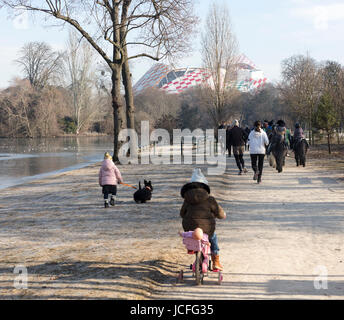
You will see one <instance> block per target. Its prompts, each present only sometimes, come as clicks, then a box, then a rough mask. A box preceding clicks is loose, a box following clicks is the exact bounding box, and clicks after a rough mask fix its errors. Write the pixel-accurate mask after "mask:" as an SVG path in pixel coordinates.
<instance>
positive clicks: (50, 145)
mask: <svg viewBox="0 0 344 320" xmlns="http://www.w3.org/2000/svg"><path fill="white" fill-rule="evenodd" d="M112 149H113V138H112V137H103V136H102V137H63V138H46V139H0V189H2V188H6V187H9V186H13V185H16V184H20V183H23V182H26V181H28V180H32V179H35V178H40V177H42V176H43V175H48V174H53V173H56V172H62V171H68V170H73V169H75V168H81V167H83V166H86V165H88V164H90V163H95V162H98V161H101V160H102V158H103V154H104V152H105V151H111V150H112Z"/></svg>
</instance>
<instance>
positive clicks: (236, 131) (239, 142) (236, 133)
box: [229, 120, 247, 175]
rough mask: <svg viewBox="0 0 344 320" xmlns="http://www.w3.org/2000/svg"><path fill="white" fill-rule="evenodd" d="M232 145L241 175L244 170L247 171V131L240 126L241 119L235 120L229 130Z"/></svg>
mask: <svg viewBox="0 0 344 320" xmlns="http://www.w3.org/2000/svg"><path fill="white" fill-rule="evenodd" d="M229 135H230V141H231V145H232V146H233V154H234V157H235V161H236V164H237V167H238V169H239V175H241V174H242V172H243V171H244V172H245V173H246V172H247V169H246V167H245V161H244V152H245V135H246V133H245V131H244V130H243V129H242V128H240V127H239V121H238V120H234V122H233V128H232V129H231V130H230V131H229Z"/></svg>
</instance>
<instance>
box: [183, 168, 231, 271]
mask: <svg viewBox="0 0 344 320" xmlns="http://www.w3.org/2000/svg"><path fill="white" fill-rule="evenodd" d="M181 196H182V197H183V198H184V203H183V206H182V208H181V210H180V216H181V217H182V218H183V222H182V225H183V229H184V231H194V230H195V229H196V228H200V229H202V230H203V232H204V233H206V234H207V235H208V237H209V242H210V243H211V253H212V260H213V263H214V268H215V269H219V270H222V269H223V267H222V265H221V264H220V256H219V250H220V249H219V247H218V243H217V236H216V233H215V225H216V222H215V219H216V218H218V219H225V218H226V213H225V212H224V211H223V209H222V208H221V206H220V205H218V203H217V202H216V200H215V198H214V197H212V196H210V188H209V186H208V181H207V180H206V179H205V177H204V175H203V174H202V171H201V169H198V168H197V169H195V170H194V172H193V175H192V178H191V182H190V183H187V184H186V185H184V186H183V187H182V189H181Z"/></svg>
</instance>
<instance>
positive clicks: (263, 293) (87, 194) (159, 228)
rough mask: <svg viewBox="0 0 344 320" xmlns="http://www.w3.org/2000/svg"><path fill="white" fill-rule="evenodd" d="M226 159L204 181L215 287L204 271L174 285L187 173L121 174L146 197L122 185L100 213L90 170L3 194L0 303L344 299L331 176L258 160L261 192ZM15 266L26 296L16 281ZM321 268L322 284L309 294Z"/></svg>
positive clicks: (155, 169)
mask: <svg viewBox="0 0 344 320" xmlns="http://www.w3.org/2000/svg"><path fill="white" fill-rule="evenodd" d="M247 157H248V155H246V160H248V158H247ZM227 161H228V164H229V167H228V169H227V173H226V174H225V175H224V176H213V177H209V182H210V185H211V186H212V190H213V193H214V194H215V195H216V198H217V199H218V200H219V202H220V203H221V204H222V206H223V207H224V209H225V210H226V211H227V212H228V214H229V217H228V218H227V220H225V221H220V222H219V223H218V228H217V233H218V236H219V242H220V248H221V260H222V263H223V264H224V266H225V272H224V282H223V284H222V286H218V285H217V284H216V276H215V275H214V274H212V275H210V278H206V280H205V286H203V287H196V286H194V285H193V280H192V279H191V278H190V276H191V275H190V273H188V272H187V273H186V279H185V282H184V283H183V284H175V275H176V272H177V271H178V270H180V269H181V268H184V269H186V268H187V267H186V266H187V265H189V264H190V263H191V262H192V257H191V256H188V255H187V254H186V253H185V249H184V247H183V245H182V244H181V240H180V238H178V236H177V231H178V230H180V229H181V228H180V226H181V221H180V219H179V209H180V206H181V203H182V201H181V198H180V195H179V191H180V187H181V186H182V185H183V183H185V182H187V181H188V180H189V178H190V176H191V171H192V167H191V166H188V165H183V166H173V165H171V166H136V167H134V166H123V167H121V171H122V174H123V176H124V177H125V179H126V182H127V183H132V184H135V183H137V181H138V179H143V178H149V179H150V180H152V181H153V185H154V187H155V190H154V196H153V201H152V202H151V203H149V204H146V205H138V204H135V203H134V201H133V200H132V194H133V191H132V189H129V188H125V187H120V190H119V195H118V200H119V203H118V204H117V205H116V207H115V208H112V209H108V210H105V209H104V208H103V207H102V205H103V201H102V198H101V194H100V188H99V186H98V185H97V173H98V169H99V165H94V166H91V167H88V168H84V169H80V170H76V171H73V172H69V173H64V174H60V175H57V176H54V177H51V178H47V179H44V180H41V181H36V182H33V183H30V184H27V185H22V186H19V187H16V188H10V189H6V190H2V191H1V192H0V299H13V298H15V299H18V298H22V299H84V298H86V299H88V298H92V299H97V298H99V299H106V298H110V299H182V298H185V299H214V298H215V299H232V298H235V299H278V298H287V299H294V298H307V299H309V298H310V299H312V298H317V299H318V298H326V299H327V298H336V299H343V297H344V263H343V258H344V256H343V251H344V246H343V244H344V235H343V230H344V185H343V182H342V180H340V179H339V177H340V176H339V173H338V172H327V171H324V170H323V169H317V168H316V167H313V166H312V163H310V165H309V166H307V167H306V168H296V167H295V165H294V162H293V161H292V160H291V159H288V161H287V167H286V169H285V172H283V173H282V174H278V173H277V172H276V171H275V170H273V169H272V168H270V167H268V164H267V162H266V163H265V172H264V174H263V183H262V184H261V185H257V184H256V183H254V181H253V180H252V174H251V171H249V173H248V174H247V175H246V176H238V175H237V170H236V168H235V166H234V159H233V158H230V159H228V160H227ZM19 264H22V265H25V266H26V267H27V270H28V287H27V289H16V288H14V286H13V284H14V280H15V277H16V275H15V274H14V273H13V270H14V267H15V266H17V265H19ZM325 268H326V269H325ZM324 271H327V273H328V276H327V280H328V282H327V286H328V289H322V290H317V289H315V287H314V280H315V279H316V276H317V275H319V273H320V272H324Z"/></svg>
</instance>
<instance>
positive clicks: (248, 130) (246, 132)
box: [244, 126, 251, 151]
mask: <svg viewBox="0 0 344 320" xmlns="http://www.w3.org/2000/svg"><path fill="white" fill-rule="evenodd" d="M244 131H245V151H246V150H249V149H250V147H249V145H248V136H249V135H250V132H251V130H250V128H249V127H248V126H246V128H245V129H244Z"/></svg>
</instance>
